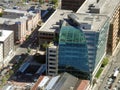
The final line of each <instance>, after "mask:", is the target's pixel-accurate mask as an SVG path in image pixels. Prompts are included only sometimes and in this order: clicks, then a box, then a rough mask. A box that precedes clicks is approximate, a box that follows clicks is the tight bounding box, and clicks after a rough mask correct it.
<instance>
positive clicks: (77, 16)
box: [70, 13, 109, 31]
mask: <svg viewBox="0 0 120 90" xmlns="http://www.w3.org/2000/svg"><path fill="white" fill-rule="evenodd" d="M70 15H71V16H73V19H74V21H75V22H77V23H78V24H79V28H81V29H82V30H83V31H99V30H100V29H101V28H102V27H103V26H104V24H105V23H106V21H107V20H108V19H109V17H108V16H106V15H99V14H83V13H72V14H70Z"/></svg>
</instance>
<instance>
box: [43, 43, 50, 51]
mask: <svg viewBox="0 0 120 90" xmlns="http://www.w3.org/2000/svg"><path fill="white" fill-rule="evenodd" d="M48 46H49V44H47V43H46V42H45V43H44V44H43V45H42V47H43V49H44V50H46V48H47V47H48Z"/></svg>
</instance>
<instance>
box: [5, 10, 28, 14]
mask: <svg viewBox="0 0 120 90" xmlns="http://www.w3.org/2000/svg"><path fill="white" fill-rule="evenodd" d="M4 12H13V13H21V14H26V13H27V11H23V10H17V9H5V10H4Z"/></svg>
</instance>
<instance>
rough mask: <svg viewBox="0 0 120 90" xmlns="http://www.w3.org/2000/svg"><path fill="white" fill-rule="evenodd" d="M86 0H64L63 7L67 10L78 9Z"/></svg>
mask: <svg viewBox="0 0 120 90" xmlns="http://www.w3.org/2000/svg"><path fill="white" fill-rule="evenodd" d="M84 1H85V0H62V2H61V8H62V9H65V10H73V11H75V12H76V11H77V10H78V9H79V8H80V6H81V5H82V4H83V3H84Z"/></svg>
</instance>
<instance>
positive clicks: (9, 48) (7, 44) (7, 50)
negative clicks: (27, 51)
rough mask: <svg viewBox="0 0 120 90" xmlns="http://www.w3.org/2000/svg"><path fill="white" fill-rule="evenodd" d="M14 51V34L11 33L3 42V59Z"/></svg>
mask: <svg viewBox="0 0 120 90" xmlns="http://www.w3.org/2000/svg"><path fill="white" fill-rule="evenodd" d="M13 51H14V34H13V33H12V34H11V35H10V36H8V38H7V39H6V40H5V41H4V42H3V58H4V59H5V58H6V57H7V56H9V55H10V54H11V53H12V52H13Z"/></svg>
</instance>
